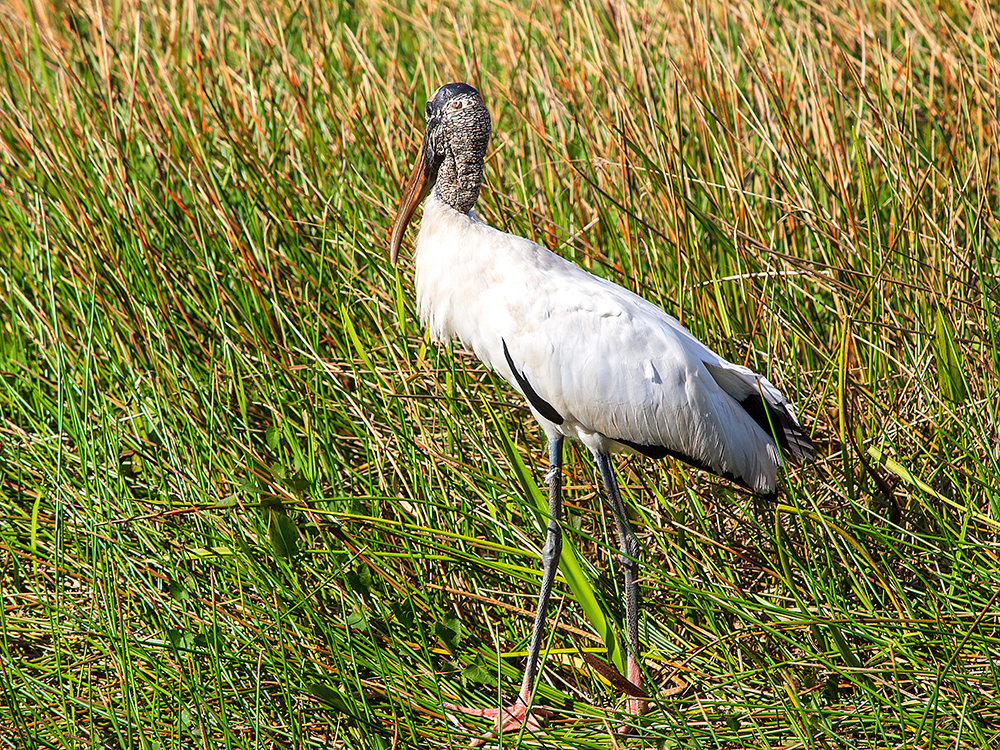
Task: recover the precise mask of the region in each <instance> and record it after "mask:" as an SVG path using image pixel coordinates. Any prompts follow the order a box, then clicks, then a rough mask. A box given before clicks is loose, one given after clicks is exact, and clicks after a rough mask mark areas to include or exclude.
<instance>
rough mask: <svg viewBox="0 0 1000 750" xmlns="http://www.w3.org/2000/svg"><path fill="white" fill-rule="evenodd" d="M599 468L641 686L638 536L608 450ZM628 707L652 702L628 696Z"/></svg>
mask: <svg viewBox="0 0 1000 750" xmlns="http://www.w3.org/2000/svg"><path fill="white" fill-rule="evenodd" d="M595 456H596V459H597V468H598V469H599V470H600V472H601V479H602V480H604V489H605V491H607V493H608V499H609V500H610V501H611V510H612V511H613V512H614V514H615V524H616V525H617V526H618V543H619V553H618V561H619V562H620V563H621V565H622V567H623V568H625V637H626V639H627V640H628V681H629V682H631V683H632V684H633V685H635V686H636V687H638V688H640V689H641V688H642V667H641V665H640V663H639V553H640V550H639V540H638V539H636V538H635V534H633V533H632V527H631V526H629V522H628V516H627V515H626V514H625V504H624V503H622V496H621V493H620V492H619V491H618V480H617V479H615V468H614V466H612V465H611V456H610V455H608V454H607V453H597V454H595ZM628 710H629V713H631V714H632V715H634V716H641V715H642V714H644V713H646V711H647V710H649V704H648V703H647V702H646V701H645V700H642V699H641V698H629V701H628Z"/></svg>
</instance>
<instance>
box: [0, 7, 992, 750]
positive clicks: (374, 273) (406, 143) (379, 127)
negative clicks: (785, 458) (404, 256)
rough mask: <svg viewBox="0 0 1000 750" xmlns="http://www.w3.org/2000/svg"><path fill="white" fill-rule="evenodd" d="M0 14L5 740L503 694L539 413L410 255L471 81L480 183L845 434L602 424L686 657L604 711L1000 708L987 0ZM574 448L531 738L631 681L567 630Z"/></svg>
mask: <svg viewBox="0 0 1000 750" xmlns="http://www.w3.org/2000/svg"><path fill="white" fill-rule="evenodd" d="M0 12H2V13H3V24H2V27H0V28H2V32H0V44H2V46H3V54H2V56H0V61H2V84H0V164H2V166H0V170H2V179H0V244H2V248H3V250H2V252H0V569H2V579H0V583H2V591H0V598H2V606H0V630H2V637H0V685H2V690H0V746H2V747H86V748H90V747H136V748H168V747H170V748H172V747H206V748H209V747H211V748H215V747H234V748H242V747H247V748H250V747H254V748H256V747H303V748H305V747H331V746H333V747H352V748H353V747H358V748H389V747H410V746H435V747H437V746H447V747H459V746H464V745H466V744H467V743H468V741H469V739H470V738H471V737H472V736H474V735H476V734H477V733H478V732H479V731H481V729H482V727H478V726H474V725H473V724H471V723H466V722H464V721H463V722H459V723H456V722H455V721H454V720H453V719H451V718H449V717H448V716H446V715H445V712H444V711H443V710H442V708H441V704H442V703H444V702H449V701H450V702H459V703H466V704H471V705H479V706H487V705H494V704H495V703H496V701H497V695H498V692H499V693H502V694H503V695H505V696H506V697H507V699H509V698H510V697H511V696H512V695H513V694H514V692H515V691H516V687H517V684H518V683H517V681H518V676H519V668H520V666H521V659H522V657H523V655H524V651H525V644H526V641H527V637H528V635H529V631H530V627H531V616H530V613H531V611H532V610H533V608H534V598H533V597H534V595H535V593H536V590H537V584H538V578H539V572H538V567H539V566H538V561H537V555H538V552H539V550H540V546H541V544H542V542H543V538H544V537H543V534H542V525H543V523H542V519H541V518H540V517H539V515H538V512H537V508H536V504H535V493H536V491H537V489H536V488H537V484H538V483H539V482H540V479H541V472H542V471H543V467H544V463H545V456H544V444H543V441H542V440H541V437H540V435H539V434H538V430H537V428H536V427H535V425H534V424H533V423H532V421H531V419H530V415H529V414H528V412H527V411H526V409H525V407H524V405H523V404H522V403H520V402H519V401H517V400H516V399H515V398H514V397H513V395H512V393H511V391H510V390H509V389H508V388H507V387H506V386H505V385H504V384H503V383H501V382H499V381H498V380H497V379H496V378H494V377H493V376H492V375H490V374H489V373H487V372H485V371H484V370H483V369H482V367H481V366H480V365H479V364H478V362H477V361H476V360H475V358H474V357H472V356H471V355H469V354H467V353H465V352H462V351H461V350H460V349H458V348H456V349H454V350H450V349H445V348H440V347H435V346H432V345H430V344H429V343H428V342H427V341H426V340H425V338H424V336H423V334H422V332H421V331H420V329H419V326H418V324H417V321H416V318H415V315H414V311H413V304H412V283H411V282H412V279H411V271H410V270H409V268H408V267H407V265H406V264H405V263H404V264H402V265H401V267H400V268H399V270H398V271H397V270H395V269H392V268H391V267H389V265H388V263H387V261H386V258H385V256H384V248H385V240H386V233H387V226H388V223H389V221H390V219H391V216H392V212H393V210H394V208H395V204H396V200H397V199H398V194H399V189H400V186H401V184H402V182H403V180H404V178H405V175H406V171H407V169H408V167H409V164H410V162H411V160H412V159H413V158H414V157H415V155H416V150H417V147H418V142H419V136H420V133H421V129H422V122H421V120H420V113H421V111H422V106H423V102H424V100H425V98H426V96H427V95H428V94H429V93H431V92H432V91H433V90H434V89H435V88H436V87H437V86H438V85H440V84H441V83H444V82H446V81H449V80H468V81H470V82H471V83H473V84H474V85H476V86H477V87H478V88H479V89H480V90H481V91H482V92H483V95H484V98H485V100H486V102H487V105H488V106H489V107H490V109H491V112H492V113H493V115H494V138H493V141H492V146H491V155H490V158H489V162H488V165H487V185H486V187H485V189H484V191H483V195H482V198H481V200H480V204H479V211H480V214H481V215H482V216H483V217H484V218H485V219H486V220H487V221H489V222H490V223H492V224H493V225H495V226H498V227H501V228H504V229H506V230H509V231H513V232H516V233H518V234H522V235H525V236H529V237H532V238H533V239H535V240H537V241H538V242H541V243H543V244H546V245H548V246H550V247H552V248H553V249H555V250H556V251H557V252H559V253H561V254H563V255H564V256H566V257H569V258H571V259H573V260H574V261H575V262H577V263H579V264H581V265H583V266H585V267H587V268H589V269H591V270H593V271H594V272H595V273H599V274H602V275H605V276H607V277H609V278H611V279H613V280H615V281H617V282H619V283H622V284H625V285H626V286H628V287H630V288H632V289H634V290H635V291H637V292H639V293H641V294H642V295H644V296H646V297H647V298H649V299H651V300H653V301H654V302H657V303H658V304H660V305H662V306H663V307H664V308H665V309H667V310H668V311H670V312H672V313H674V314H676V315H677V316H678V317H679V318H681V319H682V320H683V322H684V323H685V324H686V325H687V326H688V327H689V328H690V329H691V330H692V332H693V333H695V335H697V336H699V337H700V338H701V339H702V340H704V341H705V342H706V343H708V344H709V345H710V346H712V347H713V348H715V349H716V350H717V351H719V352H720V353H721V354H722V355H724V356H726V357H727V358H729V359H731V360H733V361H738V362H745V363H746V364H748V365H749V366H751V367H753V368H755V369H757V370H759V371H761V372H764V373H766V374H767V376H768V377H769V378H770V379H772V380H773V381H774V382H775V383H777V384H778V385H779V386H780V387H781V388H782V389H783V390H784V391H785V392H786V393H787V394H789V395H790V396H791V397H792V399H793V400H794V401H795V402H796V405H797V407H798V409H799V411H800V413H801V414H802V415H803V416H804V421H805V422H806V423H807V424H809V425H810V426H811V429H812V431H813V437H814V440H815V442H816V444H817V446H818V448H819V451H818V452H819V457H818V459H817V460H816V461H814V462H813V463H811V464H809V465H806V466H793V467H790V470H789V472H788V473H787V478H786V482H785V491H784V494H783V496H782V498H781V499H780V501H779V503H777V504H766V503H757V502H755V501H754V500H753V498H751V497H749V496H748V495H746V494H745V493H742V492H740V491H738V490H736V489H734V488H733V487H730V486H729V485H727V484H725V483H724V482H720V481H716V480H714V479H712V478H710V477H707V476H705V475H704V474H700V473H698V472H696V471H694V470H691V469H688V468H686V467H684V466H681V465H679V464H676V463H673V462H670V461H667V462H662V463H654V462H649V461H640V460H638V459H629V460H628V461H626V462H625V463H624V464H623V465H622V467H621V479H622V484H623V491H624V494H625V495H626V496H627V497H626V499H627V500H628V501H630V502H631V505H632V507H633V508H634V513H635V516H634V523H635V526H636V528H637V531H638V532H639V535H640V538H641V540H642V542H643V545H644V558H645V567H644V569H643V570H644V578H643V579H642V586H643V595H644V599H645V614H644V619H643V623H642V633H641V639H642V642H643V645H644V648H645V649H646V654H645V664H646V668H647V670H648V675H647V677H648V679H647V684H648V685H649V686H650V687H651V689H653V690H654V691H659V693H658V703H657V706H656V708H655V710H654V711H653V712H652V713H650V714H649V715H648V716H647V717H645V718H644V719H643V720H642V725H643V735H642V737H643V739H642V740H641V741H629V742H624V741H619V746H621V745H622V744H631V745H636V746H638V745H640V744H644V745H647V746H658V747H671V748H673V747H692V748H694V747H761V748H763V747H767V748H776V747H800V746H802V747H857V748H868V747H871V748H875V747H878V748H882V747H932V746H933V747H944V746H949V747H956V746H965V747H971V746H976V747H989V746H992V745H993V744H995V743H996V741H997V736H998V732H1000V729H998V727H1000V704H998V701H997V694H998V675H997V672H996V668H995V666H994V664H995V663H996V662H997V661H998V658H1000V645H998V644H1000V634H998V624H1000V623H998V614H1000V608H998V606H997V599H998V589H997V580H998V579H1000V570H998V567H1000V566H998V562H997V560H998V558H997V555H996V553H995V550H996V547H997V543H998V540H997V528H998V525H1000V509H998V507H997V492H996V488H997V487H998V486H1000V467H998V458H997V448H996V446H997V426H996V424H997V422H996V404H997V402H998V393H997V390H998V383H1000V379H998V377H997V372H998V344H997V331H998V330H1000V326H998V318H997V315H996V312H995V310H996V306H997V305H998V304H1000V299H998V294H997V280H998V257H1000V253H998V229H997V221H996V212H997V210H998V206H1000V202H998V186H1000V175H998V164H1000V159H998V156H1000V154H998V132H1000V131H998V123H997V112H998V111H1000V107H998V96H1000V92H998V83H997V82H998V81H1000V75H998V70H997V63H996V49H997V45H998V35H997V25H996V19H995V18H994V17H993V16H992V15H990V13H989V11H988V10H986V9H985V7H978V6H976V7H970V8H967V7H966V6H958V5H953V4H945V5H940V6H939V5H932V4H930V3H926V2H923V0H912V1H909V2H904V3H902V4H900V3H892V4H882V3H875V4H872V3H867V4H866V3H858V2H854V0H846V1H845V2H840V3H834V4H827V5H824V6H816V5H810V4H805V3H796V2H790V3H783V4H778V5H772V6H766V5H761V4H758V3H755V2H750V3H745V2H743V3H723V4H714V5H707V6H704V7H702V6H684V7H675V6H672V5H669V4H667V5H662V6H655V7H633V6H628V5H626V4H621V3H607V4H597V3H572V4H569V5H566V6H561V7H556V8H552V9H549V8H548V7H545V8H543V7H542V6H530V5H528V6H523V7H516V6H505V5H490V6H480V5H476V4H457V5H447V6H439V5H432V6H430V7H429V8H427V7H424V6H423V5H420V4H416V5H413V6H405V7H397V6H389V5H382V4H374V5H369V6H365V7H361V8H355V7H351V6H348V5H340V4H332V5H330V4H326V3H317V4H309V3H307V4H299V5H294V6H287V5H284V4H265V5H263V6H254V7H250V8H248V7H243V6H225V5H224V6H221V7H218V6H217V5H214V4H212V5H209V4H199V3H187V4H177V3H169V4H168V3H163V4H154V5H152V6H151V5H149V4H145V3H138V2H134V1H130V2H125V3H120V4H115V5H112V6H108V7H105V6H103V5H94V6H77V5H73V4H57V5H54V6H48V5H45V4H41V3H33V4H22V5H19V6H16V7H11V8H7V9H3V10H2V11H0ZM508 432H509V433H510V436H511V437H510V438H508V437H507V433H508ZM595 480H596V477H595V472H594V467H593V466H592V464H591V463H590V460H589V458H588V457H586V456H585V455H584V454H583V453H581V452H579V451H577V450H575V449H574V450H572V451H570V454H569V456H568V460H567V466H566V486H567V488H568V492H569V494H570V496H571V497H570V506H571V507H570V514H569V515H570V518H569V520H568V521H567V526H568V534H567V538H568V540H569V541H571V542H572V544H573V546H574V547H575V549H576V550H577V552H578V554H579V556H580V560H581V562H580V565H581V572H582V578H581V579H580V580H582V582H583V583H582V584H580V583H578V582H577V583H575V587H571V586H570V585H569V584H568V583H567V582H566V581H564V580H560V581H559V582H558V583H557V590H556V597H555V603H554V606H553V607H552V610H551V612H550V618H551V627H550V629H549V639H548V641H547V643H546V648H547V649H548V658H547V659H546V662H545V668H544V670H543V671H542V679H541V680H540V682H539V686H538V691H537V693H538V695H537V697H538V700H540V701H544V702H546V703H547V704H548V705H550V706H551V707H554V708H555V709H556V711H557V716H556V718H555V720H553V721H552V722H551V724H550V725H549V726H548V727H547V728H546V729H545V730H544V732H543V734H542V735H541V736H539V737H535V738H525V742H527V743H529V744H539V745H546V746H552V745H557V746H560V745H561V746H566V745H571V746H574V747H612V746H614V740H613V739H612V737H611V734H610V730H611V728H612V727H614V726H617V725H618V724H620V722H621V721H622V717H621V716H620V715H618V714H617V713H616V711H617V707H618V705H619V703H620V698H621V696H620V695H619V694H617V693H616V692H615V691H614V690H613V689H612V688H611V687H610V686H609V685H608V684H607V683H606V682H604V681H603V680H602V679H601V678H600V677H598V676H597V675H595V674H594V673H593V672H592V671H591V670H590V669H589V668H588V667H587V666H586V665H585V663H584V662H583V660H582V659H581V658H580V656H579V651H580V650H581V649H582V650H585V651H587V652H591V653H595V654H598V655H600V656H602V657H604V658H607V659H609V660H613V659H614V654H613V652H612V653H608V646H609V644H612V643H613V642H615V632H616V630H617V628H618V627H619V623H620V607H619V604H618V602H619V592H618V588H617V587H618V585H619V584H618V570H617V566H616V562H615V558H616V553H615V550H614V542H613V536H609V534H608V528H607V520H608V517H607V514H606V513H605V512H604V508H603V506H602V500H601V494H600V492H599V491H598V483H597V482H596V481H595ZM895 508H898V509H899V511H900V513H899V520H898V523H897V522H895V520H894V512H895V511H894V509H895ZM609 540H610V541H609ZM580 586H583V587H584V589H583V593H585V594H586V595H587V596H588V597H592V602H593V603H592V604H590V605H588V604H587V602H586V601H583V600H581V594H580V593H579V592H580V591H581V589H580ZM574 591H576V592H577V593H574ZM595 604H596V607H595V606H594V605H595ZM585 605H586V606H585ZM602 619H604V620H605V621H606V622H607V623H610V627H611V630H610V631H609V633H607V634H602V633H601V620H602Z"/></svg>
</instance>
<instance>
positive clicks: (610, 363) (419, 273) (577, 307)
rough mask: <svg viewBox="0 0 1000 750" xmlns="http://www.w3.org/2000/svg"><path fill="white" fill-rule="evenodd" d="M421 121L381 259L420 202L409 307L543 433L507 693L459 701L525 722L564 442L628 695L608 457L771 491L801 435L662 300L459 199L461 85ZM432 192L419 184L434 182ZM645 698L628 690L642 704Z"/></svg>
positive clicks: (618, 504) (625, 526) (635, 628)
mask: <svg viewBox="0 0 1000 750" xmlns="http://www.w3.org/2000/svg"><path fill="white" fill-rule="evenodd" d="M426 118H427V129H426V131H425V133H424V140H423V148H422V151H421V156H420V158H419V159H418V161H417V163H416V165H415V166H414V168H413V172H412V174H411V175H410V178H409V181H408V182H407V185H406V188H405V190H404V192H403V197H402V200H401V202H400V204H399V208H398V210H397V213H396V217H395V219H394V221H393V224H392V237H391V240H390V259H391V262H392V263H393V264H395V262H396V259H397V256H398V254H399V247H400V243H401V241H402V238H403V233H404V232H405V231H406V226H407V224H408V222H409V220H410V217H411V216H412V215H413V212H414V210H415V209H416V207H417V205H418V204H419V203H420V202H421V201H423V200H424V199H425V198H426V199H427V200H426V203H425V204H424V213H423V222H422V223H421V226H420V233H419V234H418V235H417V242H416V254H415V264H416V287H417V308H418V310H419V314H420V319H421V321H422V322H423V324H424V325H425V326H426V327H427V328H428V330H429V332H430V335H431V337H432V338H433V339H435V340H438V341H445V342H446V341H450V340H453V339H458V340H459V341H461V342H462V344H463V345H465V346H466V347H467V348H469V349H471V350H472V351H473V352H474V353H475V354H476V356H477V357H479V359H480V360H482V362H483V364H485V365H486V366H487V367H489V368H491V369H493V370H495V371H496V372H497V373H499V374H500V376H501V377H503V379H504V380H506V381H507V382H508V383H510V385H511V386H512V387H513V388H514V389H515V390H517V391H518V392H519V393H520V394H521V395H522V396H524V398H525V399H526V400H527V402H528V406H529V407H530V408H531V412H532V413H533V414H534V416H535V419H537V420H538V422H539V424H540V425H541V427H542V429H543V430H544V431H545V435H546V436H547V438H548V448H549V471H548V474H547V475H546V482H547V484H548V491H549V518H548V532H547V539H546V543H545V547H544V548H543V551H542V563H543V570H542V584H541V592H540V594H539V597H538V610H537V614H536V616H535V624H534V629H533V631H532V636H531V642H530V645H529V648H528V660H527V664H526V666H525V670H524V680H523V682H522V685H521V691H520V694H519V696H518V698H517V699H516V700H515V701H514V703H513V704H512V705H510V706H508V707H506V708H502V707H501V708H496V709H458V710H462V711H464V712H465V713H472V714H475V715H478V716H485V717H490V718H494V719H495V724H494V728H493V731H492V732H490V733H489V734H487V735H486V736H485V737H484V738H480V739H479V740H477V741H476V742H474V743H473V745H474V746H475V745H478V744H482V743H483V742H485V741H486V739H488V738H489V737H492V736H494V735H495V733H497V732H500V733H505V732H510V731H512V730H516V729H517V728H518V727H520V726H522V725H524V726H525V727H526V728H528V729H533V728H535V727H537V726H538V716H539V715H545V713H546V712H545V711H544V710H543V709H538V708H534V709H530V708H529V703H530V701H531V695H532V689H533V687H534V678H535V673H536V669H537V666H538V655H539V650H540V647H541V644H542V631H543V629H544V624H545V610H546V606H547V605H548V600H549V594H550V592H551V590H552V583H553V580H554V579H555V574H556V570H557V568H558V564H559V555H560V551H561V549H562V535H561V532H560V518H561V504H562V501H561V495H562V447H563V439H564V438H570V439H573V440H579V441H580V442H581V443H583V444H584V445H585V446H587V447H588V448H589V449H590V450H591V451H592V452H593V454H594V457H595V459H596V462H597V467H598V470H599V472H600V475H601V479H602V481H603V483H604V487H605V490H606V492H607V495H608V498H609V500H610V503H611V508H612V510H613V512H614V516H615V522H616V525H617V528H618V536H619V542H620V556H619V560H620V561H621V564H622V566H623V567H624V569H625V621H626V622H625V629H626V638H627V641H628V679H629V680H630V681H631V682H632V683H633V684H634V685H635V686H636V687H637V688H639V689H640V690H641V680H642V670H641V668H640V662H639V622H638V606H639V591H638V586H637V583H636V581H637V577H638V571H639V554H640V550H639V542H638V540H637V539H636V538H635V535H634V534H633V533H632V530H631V528H630V526H629V522H628V517H627V516H626V513H625V507H624V505H623V504H622V499H621V495H620V494H619V491H618V484H617V481H616V479H615V473H614V468H613V467H612V463H611V454H612V453H617V452H622V451H625V452H629V451H633V452H638V453H642V454H645V455H647V456H651V457H654V458H662V457H664V456H671V457H673V458H677V459H680V460H681V461H684V462H685V463H688V464H690V465H692V466H695V467H697V468H699V469H703V470H705V471H708V472H710V473H712V474H715V475H717V476H720V477H725V478H727V479H730V480H732V481H733V482H736V483H737V484H740V485H743V486H744V487H747V488H749V489H750V490H753V491H754V492H756V493H759V494H764V495H771V494H773V493H774V492H775V488H776V484H777V473H778V467H779V466H780V465H781V463H782V457H783V456H787V455H792V456H794V457H795V458H807V457H810V456H811V455H812V453H813V448H812V444H811V443H810V442H809V439H808V437H807V436H806V435H805V433H804V432H803V430H802V428H801V427H800V426H799V423H798V421H797V420H796V418H795V414H794V412H793V411H792V408H791V407H790V406H789V404H788V402H787V401H785V398H784V397H783V396H782V395H781V393H780V392H779V391H778V389H777V388H775V387H774V386H773V385H771V383H770V382H768V380H767V379H766V378H764V377H762V376H760V375H756V374H754V373H753V371H751V370H749V369H748V368H746V367H742V366H740V365H735V364H732V363H731V362H727V361H726V360H724V359H723V358H722V357H720V356H719V355H718V354H716V353H715V352H713V351H712V350H710V349H709V348H707V347H706V346H705V345H704V344H702V343H701V342H700V341H698V340H697V339H696V338H695V337H694V336H692V335H691V334H690V333H689V332H688V331H687V330H686V329H685V328H684V327H683V326H682V325H681V324H680V323H679V322H678V321H677V320H675V319H674V318H673V317H671V316H670V315H668V314H667V313H665V312H664V311H663V310H661V309H660V308H658V307H656V306H655V305H653V304H651V303H649V302H647V301H646V300H644V299H642V298H641V297H638V296H636V295H635V294H633V293H632V292H629V291H628V290H626V289H623V288H622V287H620V286H618V285H616V284H614V283H612V282H610V281H607V280H605V279H602V278H598V277H597V276H593V275H592V274H590V273H588V272H586V271H584V270H583V269H582V268H579V267H578V266H576V265H574V264H572V263H570V262H568V261H566V260H564V259H563V258H561V257H559V256H558V255H556V254H555V253H553V252H551V251H550V250H548V249H546V248H544V247H541V246H540V245H537V244H536V243H534V242H531V241H530V240H527V239H524V238H523V237H517V236H515V235H512V234H506V233H504V232H501V231H499V230H497V229H494V228H493V227H490V226H487V225H486V224H484V223H483V222H482V221H480V220H479V217H478V216H477V215H476V212H475V211H474V210H473V206H474V205H475V203H476V200H477V199H478V197H479V190H480V186H481V184H482V178H483V161H484V158H485V155H486V146H487V143H488V141H489V137H490V115H489V112H488V111H487V110H486V106H485V104H483V100H482V98H481V97H480V95H479V92H478V91H476V89H474V88H473V87H471V86H469V85H467V84H464V83H449V84H447V85H445V86H442V87H441V88H440V89H438V90H437V91H436V92H435V93H434V96H433V97H432V98H431V100H430V101H429V102H428V103H427V109H426ZM432 188H433V190H432ZM646 705H647V704H646V702H645V701H644V700H641V699H631V700H630V701H629V710H630V711H631V712H632V713H633V714H641V713H643V712H644V711H645V710H646Z"/></svg>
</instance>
